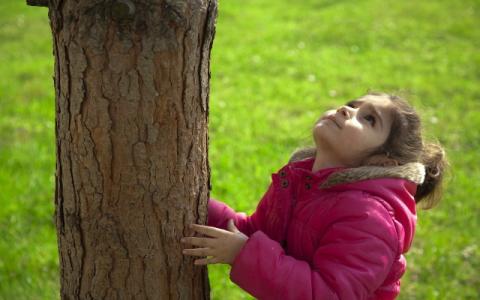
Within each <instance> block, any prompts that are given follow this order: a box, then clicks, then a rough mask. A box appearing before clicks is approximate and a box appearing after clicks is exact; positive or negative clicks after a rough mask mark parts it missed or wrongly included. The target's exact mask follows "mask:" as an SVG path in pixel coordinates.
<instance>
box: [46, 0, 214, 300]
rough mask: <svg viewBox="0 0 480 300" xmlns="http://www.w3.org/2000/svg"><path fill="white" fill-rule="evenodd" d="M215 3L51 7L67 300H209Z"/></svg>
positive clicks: (58, 3) (121, 1)
mask: <svg viewBox="0 0 480 300" xmlns="http://www.w3.org/2000/svg"><path fill="white" fill-rule="evenodd" d="M216 15H217V3H216V0H190V1H187V0H183V1H180V0H158V1H154V0H150V1H149V0H143V1H140V0H131V1H130V0H116V1H112V0H103V1H102V0H82V1H73V0H51V1H50V2H49V17H50V23H51V28H52V33H53V47H54V55H55V90H56V138H57V151H56V155H57V166H56V190H55V206H56V226H57V234H58V248H59V254H60V269H61V272H60V273H61V274H60V283H61V296H62V299H208V298H209V285H208V275H207V270H206V268H199V267H196V266H194V265H193V259H191V258H186V257H184V256H183V255H182V253H181V249H182V246H181V244H180V243H179V240H180V238H181V237H182V236H185V235H190V234H191V231H189V230H188V229H186V225H187V224H190V223H200V224H202V223H203V224H205V222H206V217H207V216H206V214H207V201H208V198H209V191H210V169H209V163H208V132H207V129H208V112H209V106H208V100H209V99H208V98H209V79H210V64H209V62H210V50H211V47H212V42H213V37H214V34H215V19H216Z"/></svg>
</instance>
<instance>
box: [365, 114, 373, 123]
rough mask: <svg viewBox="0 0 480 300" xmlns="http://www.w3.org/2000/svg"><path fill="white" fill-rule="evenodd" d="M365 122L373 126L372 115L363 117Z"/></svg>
mask: <svg viewBox="0 0 480 300" xmlns="http://www.w3.org/2000/svg"><path fill="white" fill-rule="evenodd" d="M365 120H367V122H369V123H370V124H372V126H375V117H374V116H372V115H367V116H366V117H365Z"/></svg>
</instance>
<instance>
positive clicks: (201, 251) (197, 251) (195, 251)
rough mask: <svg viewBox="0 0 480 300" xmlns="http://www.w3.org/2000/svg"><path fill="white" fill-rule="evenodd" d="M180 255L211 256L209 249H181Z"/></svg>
mask: <svg viewBox="0 0 480 300" xmlns="http://www.w3.org/2000/svg"><path fill="white" fill-rule="evenodd" d="M182 253H183V254H185V255H189V256H209V255H212V249H210V248H195V249H183V251H182Z"/></svg>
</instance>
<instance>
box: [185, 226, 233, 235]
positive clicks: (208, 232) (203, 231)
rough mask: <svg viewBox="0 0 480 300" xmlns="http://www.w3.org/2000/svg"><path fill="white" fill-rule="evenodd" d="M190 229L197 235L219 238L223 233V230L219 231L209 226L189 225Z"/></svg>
mask: <svg viewBox="0 0 480 300" xmlns="http://www.w3.org/2000/svg"><path fill="white" fill-rule="evenodd" d="M190 228H191V229H193V230H195V231H196V232H198V233H201V234H204V235H208V236H211V237H221V236H222V235H224V233H225V230H223V229H219V228H216V227H211V226H205V225H199V224H190Z"/></svg>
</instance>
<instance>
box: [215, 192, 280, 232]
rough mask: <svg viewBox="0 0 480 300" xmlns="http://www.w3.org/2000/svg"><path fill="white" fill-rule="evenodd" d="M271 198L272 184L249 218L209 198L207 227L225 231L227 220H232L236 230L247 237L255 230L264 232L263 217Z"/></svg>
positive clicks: (268, 207)
mask: <svg viewBox="0 0 480 300" xmlns="http://www.w3.org/2000/svg"><path fill="white" fill-rule="evenodd" d="M272 198H273V184H270V186H269V187H268V190H267V191H266V192H265V194H264V195H263V197H262V199H261V200H260V202H259V204H258V205H257V208H256V210H255V212H254V213H253V214H252V215H251V216H247V214H245V213H242V212H235V211H234V210H233V209H232V208H230V207H229V206H228V205H226V204H225V203H223V202H221V201H219V200H216V199H213V198H210V199H209V201H208V226H214V227H217V228H221V229H226V228H227V224H228V220H229V219H233V221H234V223H235V226H236V227H237V228H238V230H240V231H241V232H243V233H244V234H246V235H247V236H250V235H252V234H253V233H254V232H256V231H257V230H265V226H264V221H265V215H266V213H267V210H268V209H270V205H271V202H272Z"/></svg>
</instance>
